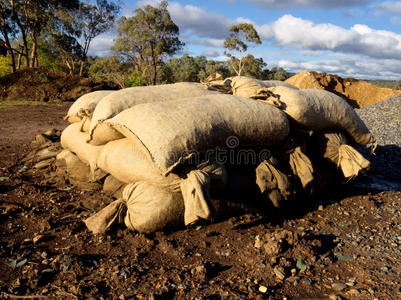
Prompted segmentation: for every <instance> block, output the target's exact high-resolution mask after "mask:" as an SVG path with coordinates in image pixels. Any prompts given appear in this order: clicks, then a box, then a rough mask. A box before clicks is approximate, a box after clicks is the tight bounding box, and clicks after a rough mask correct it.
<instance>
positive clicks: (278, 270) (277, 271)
mask: <svg viewBox="0 0 401 300" xmlns="http://www.w3.org/2000/svg"><path fill="white" fill-rule="evenodd" d="M273 272H274V274H276V276H277V278H278V279H280V280H283V279H284V278H285V275H284V272H283V270H282V268H280V267H275V268H274V269H273Z"/></svg>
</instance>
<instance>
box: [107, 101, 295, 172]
mask: <svg viewBox="0 0 401 300" xmlns="http://www.w3.org/2000/svg"><path fill="white" fill-rule="evenodd" d="M104 124H107V125H109V126H110V129H109V130H110V131H113V130H115V131H118V132H119V133H120V134H121V135H123V136H126V137H128V138H129V139H130V140H132V141H133V143H134V144H135V147H136V148H137V149H141V151H142V152H143V153H144V154H145V155H146V156H147V157H148V158H149V159H150V160H151V161H152V162H153V163H155V165H156V166H157V167H158V168H159V170H160V171H161V172H162V173H163V174H168V173H170V172H171V171H172V170H174V168H175V167H177V166H178V165H180V164H181V163H183V162H185V161H187V160H189V159H192V158H194V157H196V156H197V155H198V154H199V153H205V152H206V151H207V150H212V149H216V147H227V146H232V145H227V143H229V142H232V141H234V143H235V144H238V143H239V146H241V147H249V146H259V145H271V144H275V143H278V142H280V141H281V140H283V139H284V138H285V137H286V136H287V135H288V133H289V122H288V119H287V117H286V115H285V114H284V113H283V112H282V111H280V110H279V109H277V108H275V107H273V106H270V105H266V104H264V103H260V102H257V101H253V100H250V99H246V98H242V97H237V96H232V95H223V94H219V95H209V96H205V97H198V98H190V99H181V100H175V101H169V102H159V103H147V104H140V105H137V106H135V107H133V108H130V109H127V110H125V111H123V112H121V113H120V114H118V115H117V116H115V117H114V118H112V119H110V120H107V121H105V122H104ZM236 146H238V145H234V147H236Z"/></svg>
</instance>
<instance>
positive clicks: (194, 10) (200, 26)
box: [136, 0, 238, 39]
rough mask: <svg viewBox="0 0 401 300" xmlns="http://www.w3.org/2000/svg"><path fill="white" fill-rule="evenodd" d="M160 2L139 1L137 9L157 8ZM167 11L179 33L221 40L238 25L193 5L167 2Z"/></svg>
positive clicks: (158, 0) (157, 0)
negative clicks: (149, 6)
mask: <svg viewBox="0 0 401 300" xmlns="http://www.w3.org/2000/svg"><path fill="white" fill-rule="evenodd" d="M159 3H160V0H140V1H138V2H137V5H136V6H137V7H143V6H145V5H152V6H158V4H159ZM168 11H169V13H170V16H171V18H172V19H173V21H174V23H176V24H177V25H178V27H179V28H180V32H185V31H190V33H191V34H192V35H196V36H199V37H210V38H215V39H222V38H225V37H226V36H227V35H228V32H229V30H230V26H231V25H234V24H236V23H238V22H237V21H235V20H232V19H229V18H227V17H225V16H223V15H221V14H218V13H214V12H210V11H206V10H204V9H203V8H200V7H198V6H193V5H182V4H180V3H178V2H169V4H168Z"/></svg>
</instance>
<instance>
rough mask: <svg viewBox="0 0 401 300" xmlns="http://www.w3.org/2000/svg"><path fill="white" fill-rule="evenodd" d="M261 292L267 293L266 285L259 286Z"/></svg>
mask: <svg viewBox="0 0 401 300" xmlns="http://www.w3.org/2000/svg"><path fill="white" fill-rule="evenodd" d="M259 292H261V293H263V294H265V293H266V292H267V287H265V286H264V285H261V286H260V287H259Z"/></svg>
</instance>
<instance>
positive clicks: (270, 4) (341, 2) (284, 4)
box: [246, 0, 369, 9]
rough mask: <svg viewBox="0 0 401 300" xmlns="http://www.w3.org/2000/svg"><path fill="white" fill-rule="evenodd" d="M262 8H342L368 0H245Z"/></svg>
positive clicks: (363, 3)
mask: <svg viewBox="0 0 401 300" xmlns="http://www.w3.org/2000/svg"><path fill="white" fill-rule="evenodd" d="M246 2H250V3H252V4H255V5H258V6H261V7H264V8H268V9H271V8H276V9H288V8H295V7H298V8H299V7H318V8H327V9H331V8H342V7H353V6H360V5H365V4H367V3H368V2H369V0H246Z"/></svg>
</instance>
